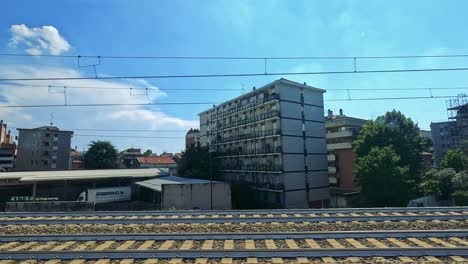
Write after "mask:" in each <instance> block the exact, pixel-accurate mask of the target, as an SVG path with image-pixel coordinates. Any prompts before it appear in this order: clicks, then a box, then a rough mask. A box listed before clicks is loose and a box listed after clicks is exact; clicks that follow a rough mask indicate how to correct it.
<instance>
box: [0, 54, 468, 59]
mask: <svg viewBox="0 0 468 264" xmlns="http://www.w3.org/2000/svg"><path fill="white" fill-rule="evenodd" d="M0 56H4V57H35V58H38V57H49V58H75V59H79V58H95V59H169V60H170V59H173V60H264V59H267V60H347V59H413V58H414V59H417V58H464V57H468V54H445V55H443V54H442V55H394V56H263V57H262V56H151V55H149V56H148V55H146V56H145V55H142V56H138V55H123V56H118V55H52V54H38V55H33V54H20V53H0Z"/></svg>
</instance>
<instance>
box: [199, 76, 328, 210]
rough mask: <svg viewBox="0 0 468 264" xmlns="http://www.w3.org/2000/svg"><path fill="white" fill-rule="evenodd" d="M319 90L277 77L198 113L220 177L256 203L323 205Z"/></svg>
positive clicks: (325, 195)
mask: <svg viewBox="0 0 468 264" xmlns="http://www.w3.org/2000/svg"><path fill="white" fill-rule="evenodd" d="M324 92H325V90H322V89H318V88H315V87H311V86H308V85H306V84H305V83H304V84H300V83H296V82H293V81H289V80H286V79H279V80H276V81H274V82H272V83H270V84H267V85H265V86H263V87H261V88H258V89H255V88H254V89H253V91H251V92H249V93H247V94H244V95H242V96H239V97H237V98H234V99H232V100H229V101H226V102H224V103H222V104H220V105H218V106H213V108H211V109H208V110H206V111H204V112H202V113H200V114H199V116H200V143H201V145H202V146H209V148H210V150H211V151H212V153H213V155H214V159H216V164H217V169H218V173H219V175H221V178H222V179H223V180H224V181H227V182H233V183H243V184H245V185H246V186H249V187H251V188H252V189H254V190H255V199H256V202H257V204H261V206H262V207H269V208H307V207H327V206H328V202H329V188H328V187H329V184H328V176H327V173H328V170H327V150H326V143H325V126H324V118H323V93H324Z"/></svg>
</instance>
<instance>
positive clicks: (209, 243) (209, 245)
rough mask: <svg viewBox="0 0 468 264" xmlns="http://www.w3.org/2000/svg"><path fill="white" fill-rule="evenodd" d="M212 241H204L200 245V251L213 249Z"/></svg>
mask: <svg viewBox="0 0 468 264" xmlns="http://www.w3.org/2000/svg"><path fill="white" fill-rule="evenodd" d="M213 243H214V241H213V240H205V242H203V245H202V249H213Z"/></svg>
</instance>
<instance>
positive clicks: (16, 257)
mask: <svg viewBox="0 0 468 264" xmlns="http://www.w3.org/2000/svg"><path fill="white" fill-rule="evenodd" d="M376 257H385V258H389V257H390V258H397V259H399V260H402V261H409V260H412V259H411V258H422V259H423V260H424V261H434V262H436V261H439V260H440V258H447V259H450V261H452V262H466V261H468V259H467V258H466V257H468V230H444V231H431V230H428V231H426V230H424V231H379V232H368V231H361V232H356V231H350V232H295V233H215V234H206V233H200V234H87V235H47V236H45V235H27V236H26V235H25V236H18V235H12V236H2V237H0V259H2V260H10V261H22V260H41V261H65V260H87V261H88V260H96V259H104V260H109V259H111V260H127V261H131V262H133V261H140V260H141V261H145V260H146V261H147V260H158V259H164V260H167V259H170V260H171V261H172V262H174V261H176V262H177V261H182V259H185V260H188V262H189V263H193V262H198V263H207V262H208V260H219V261H221V260H223V261H224V262H225V263H230V262H232V261H234V262H235V261H237V260H240V261H246V262H249V261H251V262H252V263H256V262H255V261H257V262H258V260H259V259H270V260H275V261H276V263H283V262H288V261H291V259H294V261H299V260H300V259H302V263H305V262H304V261H305V260H307V261H309V260H310V261H316V260H320V261H327V262H328V261H334V260H339V259H340V258H351V259H354V260H359V259H360V258H376ZM154 263H157V262H154ZM273 263H275V262H273Z"/></svg>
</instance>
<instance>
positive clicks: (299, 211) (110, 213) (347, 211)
mask: <svg viewBox="0 0 468 264" xmlns="http://www.w3.org/2000/svg"><path fill="white" fill-rule="evenodd" d="M405 212H413V213H420V212H441V213H443V212H468V206H463V207H384V208H352V209H349V208H344V209H268V210H213V211H206V210H196V211H195V210H181V211H82V212H7V213H0V217H31V216H37V217H47V216H87V215H89V216H149V215H155V216H161V215H169V216H172V215H238V214H244V215H253V214H273V215H275V214H325V213H326V214H336V213H341V214H350V213H356V214H359V213H405Z"/></svg>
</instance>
